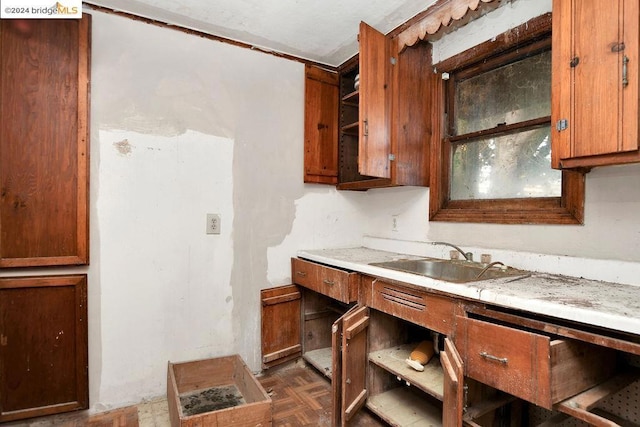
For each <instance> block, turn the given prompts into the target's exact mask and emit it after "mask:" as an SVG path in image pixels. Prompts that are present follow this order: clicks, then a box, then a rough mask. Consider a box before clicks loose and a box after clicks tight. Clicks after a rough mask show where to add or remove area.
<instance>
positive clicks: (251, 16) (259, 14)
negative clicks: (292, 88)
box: [85, 0, 435, 66]
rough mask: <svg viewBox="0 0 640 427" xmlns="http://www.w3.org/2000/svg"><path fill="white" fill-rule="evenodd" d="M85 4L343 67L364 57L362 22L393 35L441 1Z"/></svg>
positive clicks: (132, 0)
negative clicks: (360, 43)
mask: <svg viewBox="0 0 640 427" xmlns="http://www.w3.org/2000/svg"><path fill="white" fill-rule="evenodd" d="M85 3H88V4H94V5H97V6H102V7H106V8H109V9H114V10H117V11H123V12H128V13H131V14H134V15H138V16H142V17H145V18H150V19H154V20H157V21H161V22H165V23H168V24H173V25H179V26H181V27H185V28H189V29H194V30H198V31H202V32H204V33H208V34H212V35H215V36H221V37H225V38H228V39H232V40H236V41H239V42H243V43H246V44H249V45H252V46H255V47H257V48H261V49H264V50H268V51H276V52H280V53H284V54H288V55H293V56H296V57H300V58H304V59H309V60H311V61H315V62H320V63H323V64H327V65H333V66H337V65H340V64H341V63H343V62H344V61H345V60H347V59H349V58H350V57H352V56H353V55H354V54H355V53H356V52H357V51H358V41H357V35H358V26H359V23H360V21H364V22H366V23H368V24H369V25H371V26H373V27H374V28H376V29H377V30H378V31H381V32H382V33H388V32H389V31H391V30H393V29H394V28H396V27H397V26H398V25H400V24H402V23H403V22H405V21H406V20H408V19H409V18H411V17H413V16H415V15H416V14H418V13H419V12H421V11H423V10H425V9H427V8H428V7H429V6H431V5H432V4H433V3H435V0H89V1H85Z"/></svg>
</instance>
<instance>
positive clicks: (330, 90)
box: [304, 65, 340, 184]
mask: <svg viewBox="0 0 640 427" xmlns="http://www.w3.org/2000/svg"><path fill="white" fill-rule="evenodd" d="M338 89H339V88H338V74H337V73H333V72H330V71H326V70H322V69H320V68H318V67H313V66H310V65H307V66H306V67H305V96H304V100H305V106H304V182H312V183H320V184H337V183H338V107H339V105H340V104H339V99H338V97H339V90H338Z"/></svg>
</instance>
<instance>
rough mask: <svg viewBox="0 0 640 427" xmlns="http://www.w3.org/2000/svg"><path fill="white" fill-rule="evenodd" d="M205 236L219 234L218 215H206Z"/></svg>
mask: <svg viewBox="0 0 640 427" xmlns="http://www.w3.org/2000/svg"><path fill="white" fill-rule="evenodd" d="M207 234H220V215H219V214H207Z"/></svg>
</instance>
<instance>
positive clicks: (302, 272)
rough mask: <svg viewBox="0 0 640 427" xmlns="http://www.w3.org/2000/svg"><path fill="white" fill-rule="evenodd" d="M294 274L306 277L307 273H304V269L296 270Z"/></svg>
mask: <svg viewBox="0 0 640 427" xmlns="http://www.w3.org/2000/svg"><path fill="white" fill-rule="evenodd" d="M296 274H297V275H298V276H300V277H307V273H305V272H304V271H298V272H297V273H296Z"/></svg>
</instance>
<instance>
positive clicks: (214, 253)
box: [88, 12, 365, 410]
mask: <svg viewBox="0 0 640 427" xmlns="http://www.w3.org/2000/svg"><path fill="white" fill-rule="evenodd" d="M92 15H93V41H92V84H91V111H92V115H91V266H90V267H89V270H88V272H89V335H90V338H89V363H90V378H89V380H90V381H89V383H90V399H91V404H92V407H93V408H94V409H96V410H99V409H105V408H108V407H114V406H122V405H125V404H128V403H132V402H139V401H141V400H143V399H149V398H152V397H155V396H160V395H163V394H164V393H165V391H166V388H165V381H166V369H167V361H169V360H171V361H185V360H192V359H197V358H205V357H215V356H220V355H227V354H232V353H239V354H240V355H241V356H242V357H243V359H244V360H245V361H246V362H247V364H248V365H249V366H250V368H251V369H253V370H255V371H257V370H259V369H260V336H259V334H260V304H259V291H260V289H263V288H267V287H272V286H275V285H281V284H287V283H290V279H289V277H290V275H291V274H290V263H289V259H290V257H291V256H294V255H295V253H296V251H297V250H298V249H300V248H309V247H334V246H352V245H358V244H360V243H361V239H362V235H363V224H364V222H365V219H364V218H365V213H364V212H363V211H362V210H361V207H360V204H359V202H358V201H359V200H361V199H363V197H364V194H362V193H339V192H337V191H336V190H335V189H333V188H331V187H327V186H313V185H304V184H303V183H302V156H303V124H304V120H303V112H304V66H303V65H302V64H300V63H297V62H293V61H289V60H284V59H281V58H277V57H274V56H271V55H266V54H264V53H261V52H257V51H251V50H248V49H241V48H238V47H234V46H231V45H229V44H224V43H220V42H215V41H211V40H207V39H204V38H200V37H196V36H192V35H187V34H185V33H182V32H179V31H173V30H169V29H166V28H160V27H156V26H152V25H148V24H145V23H141V22H138V21H135V20H130V19H125V18H122V17H118V16H115V15H110V14H104V13H100V12H92ZM207 213H219V214H221V217H222V220H221V224H222V232H221V234H220V235H206V234H205V219H206V214H207Z"/></svg>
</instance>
